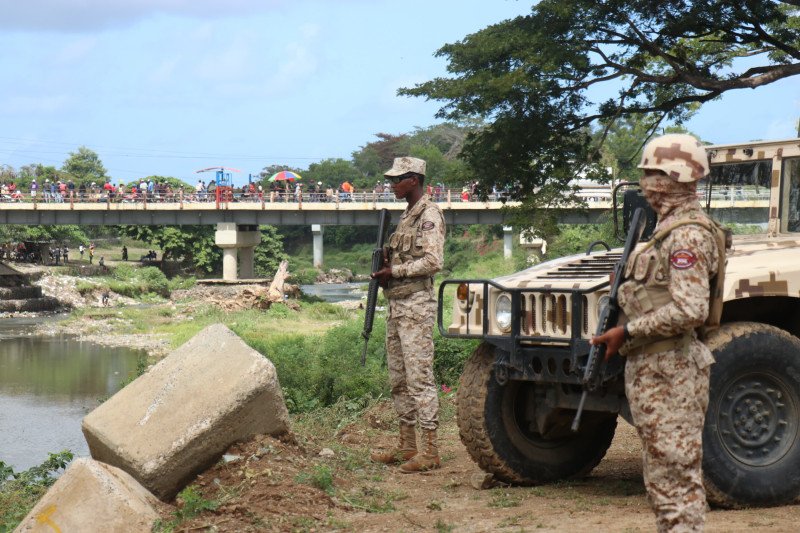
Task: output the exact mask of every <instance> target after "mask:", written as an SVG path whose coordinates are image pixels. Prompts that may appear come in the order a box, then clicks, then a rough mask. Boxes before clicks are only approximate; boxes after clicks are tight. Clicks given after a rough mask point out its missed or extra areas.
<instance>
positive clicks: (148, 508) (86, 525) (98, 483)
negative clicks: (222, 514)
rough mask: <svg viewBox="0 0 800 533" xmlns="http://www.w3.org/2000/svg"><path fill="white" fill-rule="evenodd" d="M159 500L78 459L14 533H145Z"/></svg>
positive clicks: (108, 469) (115, 471) (121, 476)
mask: <svg viewBox="0 0 800 533" xmlns="http://www.w3.org/2000/svg"><path fill="white" fill-rule="evenodd" d="M157 505H158V500H157V499H156V498H155V497H154V496H153V495H152V494H150V493H149V492H147V489H145V488H144V487H142V486H141V485H140V484H139V483H138V482H137V481H136V480H135V479H133V478H132V477H131V476H129V475H128V474H126V473H125V472H123V471H122V470H120V469H119V468H114V467H113V466H109V465H106V464H103V463H100V462H98V461H94V460H92V459H88V458H81V459H76V460H75V461H73V462H72V464H71V465H70V466H69V467H68V468H67V470H66V472H64V474H63V475H62V476H61V477H60V478H58V480H57V481H56V482H55V484H54V485H53V486H52V487H50V490H48V491H47V494H45V495H44V497H42V499H41V500H39V502H38V503H37V504H36V505H35V506H34V508H33V509H31V512H30V513H28V516H26V517H25V519H24V520H23V521H22V522H21V523H20V525H19V526H18V527H17V529H15V530H14V531H15V533H16V532H23V531H26V532H27V531H36V532H41V533H52V532H53V531H64V532H67V531H104V532H108V533H113V532H119V533H138V532H141V533H149V532H150V531H151V530H152V527H153V523H154V522H155V521H156V520H157V519H158V512H157V511H156V507H157Z"/></svg>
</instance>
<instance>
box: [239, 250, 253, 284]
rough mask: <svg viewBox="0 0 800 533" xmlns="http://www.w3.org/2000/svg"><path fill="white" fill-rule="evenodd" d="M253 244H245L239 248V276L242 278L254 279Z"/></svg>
mask: <svg viewBox="0 0 800 533" xmlns="http://www.w3.org/2000/svg"><path fill="white" fill-rule="evenodd" d="M255 257H256V248H255V246H245V247H244V248H239V277H240V278H242V279H254V278H255V277H256V269H255Z"/></svg>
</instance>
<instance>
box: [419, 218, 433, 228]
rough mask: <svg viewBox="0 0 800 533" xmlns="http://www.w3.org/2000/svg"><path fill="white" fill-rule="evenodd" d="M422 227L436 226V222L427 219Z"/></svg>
mask: <svg viewBox="0 0 800 533" xmlns="http://www.w3.org/2000/svg"><path fill="white" fill-rule="evenodd" d="M421 227H422V229H424V230H428V229H433V228H434V227H435V224H434V223H433V222H431V221H430V220H426V221H425V222H423V223H422V226H421Z"/></svg>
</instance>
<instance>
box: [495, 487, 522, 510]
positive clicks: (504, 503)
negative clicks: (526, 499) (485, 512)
mask: <svg viewBox="0 0 800 533" xmlns="http://www.w3.org/2000/svg"><path fill="white" fill-rule="evenodd" d="M520 502H522V495H521V494H520V493H519V492H517V491H514V492H511V491H509V490H508V489H505V488H501V489H492V496H491V499H490V500H489V507H493V508H495V509H507V508H509V507H519V504H520Z"/></svg>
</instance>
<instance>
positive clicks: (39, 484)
mask: <svg viewBox="0 0 800 533" xmlns="http://www.w3.org/2000/svg"><path fill="white" fill-rule="evenodd" d="M72 457H73V456H72V453H71V452H69V451H67V450H64V451H61V452H58V453H51V454H50V456H49V457H48V458H47V460H46V461H44V462H43V463H42V464H40V465H39V466H34V467H32V468H29V469H28V470H25V471H24V472H14V469H13V468H11V467H10V466H8V465H7V464H6V463H4V462H3V461H0V532H6V531H11V530H13V529H14V528H15V527H16V526H17V525H18V524H19V522H20V521H21V520H22V519H23V518H25V515H26V514H28V512H29V511H30V510H31V508H32V507H33V506H34V505H35V504H36V502H37V501H38V500H39V498H41V497H42V495H43V494H44V493H45V492H47V489H48V488H50V486H51V485H52V484H53V483H55V481H56V474H57V473H58V472H59V471H61V470H64V469H65V468H66V467H67V465H68V464H69V462H70V461H72Z"/></svg>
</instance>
